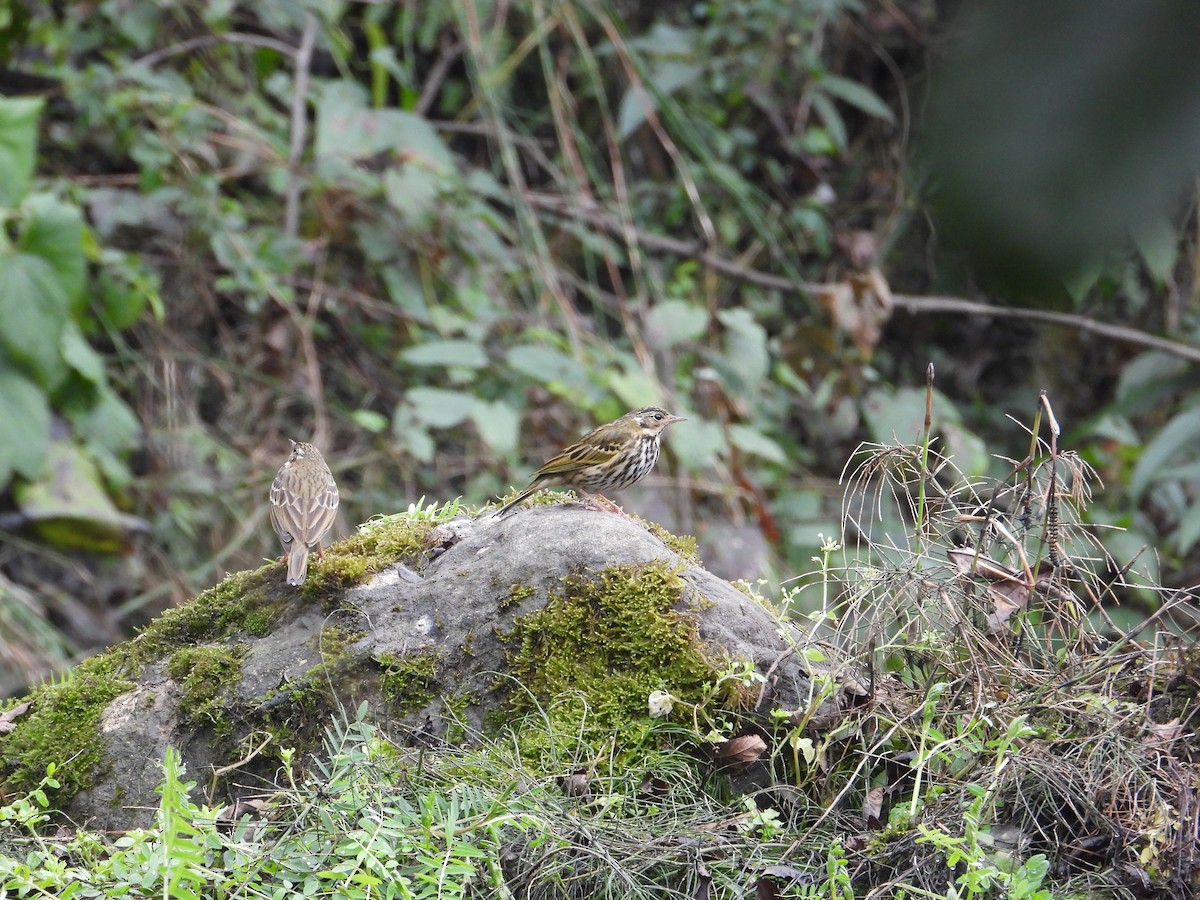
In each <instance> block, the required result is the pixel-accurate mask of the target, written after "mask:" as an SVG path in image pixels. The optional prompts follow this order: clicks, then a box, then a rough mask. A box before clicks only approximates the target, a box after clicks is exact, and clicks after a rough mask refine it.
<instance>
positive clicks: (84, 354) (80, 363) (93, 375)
mask: <svg viewBox="0 0 1200 900" xmlns="http://www.w3.org/2000/svg"><path fill="white" fill-rule="evenodd" d="M62 358H63V361H64V362H66V364H67V365H68V366H70V367H71V368H72V369H74V370H75V371H76V372H78V373H79V375H80V376H81V377H82V378H83V379H84V380H85V381H89V382H91V383H92V384H96V385H99V384H103V383H104V360H103V359H102V358H101V357H100V354H99V353H97V352H96V351H95V350H93V349H92V345H91V344H89V343H88V342H87V339H86V338H84V336H83V335H82V334H81V333H80V332H79V328H78V327H76V325H75V323H74V322H68V323H67V326H66V327H65V328H64V329H63V333H62Z"/></svg>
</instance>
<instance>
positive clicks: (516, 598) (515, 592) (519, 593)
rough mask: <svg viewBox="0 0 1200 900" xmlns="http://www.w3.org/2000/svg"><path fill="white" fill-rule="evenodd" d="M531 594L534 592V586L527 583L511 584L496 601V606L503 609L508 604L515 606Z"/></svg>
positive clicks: (507, 606) (506, 607)
mask: <svg viewBox="0 0 1200 900" xmlns="http://www.w3.org/2000/svg"><path fill="white" fill-rule="evenodd" d="M533 594H534V588H533V587H532V586H531V585H528V584H514V585H511V586H510V587H509V589H508V593H506V594H505V595H504V596H503V597H501V598H500V599H499V600H498V601H497V602H496V608H497V609H501V610H503V609H508V608H509V607H510V606H516V605H517V604H518V603H520V602H521V601H522V600H526V599H528V598H529V597H532V596H533Z"/></svg>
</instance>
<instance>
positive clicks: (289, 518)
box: [271, 472, 338, 547]
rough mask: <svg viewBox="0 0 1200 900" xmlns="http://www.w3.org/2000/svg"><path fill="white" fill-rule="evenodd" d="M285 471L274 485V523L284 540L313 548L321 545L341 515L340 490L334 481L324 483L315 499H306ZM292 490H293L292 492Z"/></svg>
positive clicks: (272, 522)
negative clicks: (339, 513)
mask: <svg viewBox="0 0 1200 900" xmlns="http://www.w3.org/2000/svg"><path fill="white" fill-rule="evenodd" d="M288 474H290V473H287V472H281V473H280V474H279V476H278V477H276V479H275V481H274V482H273V483H272V484H271V524H272V525H274V526H275V531H276V532H277V533H278V534H279V538H280V540H282V541H283V542H284V543H287V541H288V540H289V539H295V540H296V541H299V542H300V543H302V544H304V545H305V546H308V547H311V546H312V545H313V544H316V543H318V542H320V540H321V538H322V537H324V536H325V532H327V531H328V530H329V529H330V527H332V525H333V519H334V516H336V515H337V508H338V490H337V485H336V484H334V482H333V480H332V479H329V480H328V481H326V482H325V483H323V484H321V485H320V487H319V489H318V490H317V492H316V493H315V494H313V495H312V496H307V497H306V496H303V495H301V494H300V492H299V491H298V490H297V489H296V488H297V485H295V483H294V482H293V483H292V484H289V483H288V481H286V480H285V479H286V477H287V475H288ZM289 488H290V489H289Z"/></svg>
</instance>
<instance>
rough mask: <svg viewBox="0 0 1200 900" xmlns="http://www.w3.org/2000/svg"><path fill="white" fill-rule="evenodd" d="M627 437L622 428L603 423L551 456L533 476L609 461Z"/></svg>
mask: <svg viewBox="0 0 1200 900" xmlns="http://www.w3.org/2000/svg"><path fill="white" fill-rule="evenodd" d="M627 439H628V436H627V435H626V434H625V432H624V431H623V430H622V429H620V428H613V427H611V426H608V425H602V426H601V427H599V428H597V429H596V430H595V431H592V432H589V433H588V434H586V435H584V437H583V438H582V439H581V440H580V441H579V442H578V443H576V444H572V445H571V446H570V447H567V448H566V449H565V450H563V451H562V452H561V453H558V454H557V455H555V456H552V457H550V459H548V460H546V462H545V464H543V465H542V467H541V468H540V469H538V470H537V471H536V472H534V473H533V475H532V476H531V477H533V478H544V477H547V476H550V477H553V476H555V475H569V474H570V473H572V472H579V471H581V470H583V469H587V468H589V467H591V466H595V465H599V464H600V463H605V462H608V461H609V460H610V459H612V458H613V457H614V456H616V455H617V453H619V452H620V450H621V447H622V446H623V445H624V443H625V441H626V440H627Z"/></svg>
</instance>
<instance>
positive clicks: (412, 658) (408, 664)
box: [378, 650, 440, 713]
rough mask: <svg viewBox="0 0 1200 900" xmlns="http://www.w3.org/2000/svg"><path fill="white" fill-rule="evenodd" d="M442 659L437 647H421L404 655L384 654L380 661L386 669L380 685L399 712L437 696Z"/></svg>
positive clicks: (386, 697) (381, 676) (409, 709)
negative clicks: (439, 668)
mask: <svg viewBox="0 0 1200 900" xmlns="http://www.w3.org/2000/svg"><path fill="white" fill-rule="evenodd" d="M439 659H440V654H439V653H438V652H437V651H436V650H420V651H417V652H414V653H406V654H403V655H402V656H396V655H394V654H391V653H385V654H383V655H381V656H380V657H379V659H378V662H379V665H380V666H382V667H383V672H382V673H381V674H380V676H379V687H380V690H381V691H382V692H383V699H384V700H386V701H387V702H388V703H390V704H392V705H393V706H394V707H395V708H396V710H397V711H398V712H400V713H405V712H410V711H412V710H414V709H420V708H421V707H424V706H428V705H429V704H430V703H432V702H433V700H434V698H435V697H436V689H437V669H438V660H439Z"/></svg>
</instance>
